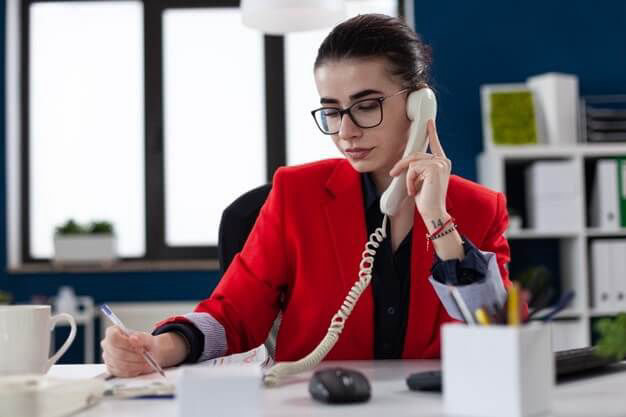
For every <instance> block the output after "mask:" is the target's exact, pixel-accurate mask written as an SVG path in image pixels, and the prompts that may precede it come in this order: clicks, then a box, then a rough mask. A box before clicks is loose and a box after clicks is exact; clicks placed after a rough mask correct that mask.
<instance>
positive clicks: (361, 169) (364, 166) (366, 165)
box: [346, 157, 376, 174]
mask: <svg viewBox="0 0 626 417" xmlns="http://www.w3.org/2000/svg"><path fill="white" fill-rule="evenodd" d="M346 159H347V160H348V162H350V165H352V168H354V170H355V171H356V172H358V173H360V174H363V173H365V172H372V171H375V170H376V164H374V163H373V162H372V161H367V160H363V159H361V160H354V159H352V158H349V157H346Z"/></svg>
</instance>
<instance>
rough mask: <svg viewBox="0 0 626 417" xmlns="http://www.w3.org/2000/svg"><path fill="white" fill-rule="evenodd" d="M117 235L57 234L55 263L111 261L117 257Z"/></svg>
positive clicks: (55, 239) (55, 238)
mask: <svg viewBox="0 0 626 417" xmlns="http://www.w3.org/2000/svg"><path fill="white" fill-rule="evenodd" d="M116 243H117V241H116V238H115V235H110V234H95V235H59V234H57V235H55V236H54V263H61V264H85V263H111V262H113V261H114V260H115V259H116V257H117V250H116Z"/></svg>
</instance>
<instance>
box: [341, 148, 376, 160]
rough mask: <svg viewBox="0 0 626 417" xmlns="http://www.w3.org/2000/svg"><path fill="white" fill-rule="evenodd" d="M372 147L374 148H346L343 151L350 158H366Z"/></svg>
mask: <svg viewBox="0 0 626 417" xmlns="http://www.w3.org/2000/svg"><path fill="white" fill-rule="evenodd" d="M372 149H374V148H350V149H346V150H345V151H344V152H345V153H346V155H348V156H349V157H350V159H352V160H355V161H358V160H361V159H365V158H367V155H369V153H370V152H371V151H372Z"/></svg>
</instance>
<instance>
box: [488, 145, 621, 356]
mask: <svg viewBox="0 0 626 417" xmlns="http://www.w3.org/2000/svg"><path fill="white" fill-rule="evenodd" d="M625 155H626V144H621V143H611V144H587V143H585V144H577V145H570V146H549V145H529V146H500V147H491V148H489V149H487V150H486V152H484V153H481V154H480V155H479V156H478V158H477V166H478V180H479V182H480V183H482V184H484V185H486V186H488V187H490V188H493V189H495V190H497V191H501V192H504V193H505V194H506V195H507V199H508V201H509V208H513V209H515V211H518V212H519V213H520V214H521V217H522V227H521V228H520V229H516V230H510V231H508V232H507V233H506V236H507V239H509V242H510V244H511V246H512V259H513V261H516V262H519V261H518V258H516V249H517V247H519V246H520V245H529V246H533V245H538V246H540V245H539V243H540V242H546V241H549V242H552V243H553V245H556V246H557V247H558V251H557V252H556V253H557V254H558V257H559V259H558V262H556V264H557V265H558V267H559V277H557V278H559V279H560V285H561V288H562V289H573V290H574V291H575V292H576V298H575V302H574V304H573V306H571V307H570V308H569V309H567V311H566V312H563V313H561V314H560V315H559V316H558V317H559V318H560V319H561V320H558V321H556V322H555V323H554V324H553V326H554V329H555V331H554V337H553V348H555V349H557V348H558V349H565V348H573V347H579V346H584V345H588V344H590V343H591V329H590V325H591V319H592V317H596V316H600V315H606V314H615V313H616V312H618V311H621V310H626V306H624V307H623V308H622V307H620V306H617V307H615V308H610V309H606V308H598V307H597V306H596V304H597V301H595V302H594V298H593V297H594V295H595V293H594V291H596V289H597V288H598V279H597V278H596V277H595V276H594V275H597V272H596V274H594V273H593V265H592V253H591V252H592V250H591V247H592V245H593V244H594V241H596V240H600V239H609V240H614V241H624V242H626V228H624V227H621V226H620V225H617V226H615V227H613V228H606V227H602V228H601V227H597V226H595V224H594V222H593V220H592V216H591V214H590V213H591V201H592V194H593V192H592V189H593V187H594V180H595V175H596V169H597V166H598V161H600V160H603V159H617V158H620V157H624V156H625ZM538 161H540V162H542V161H557V162H563V163H565V164H566V165H567V164H571V167H572V170H571V173H570V174H569V175H564V176H563V178H561V179H560V180H559V181H557V184H558V183H561V184H562V189H564V190H569V191H572V190H573V191H575V193H576V194H575V195H574V196H572V195H571V194H568V196H569V197H568V198H571V200H569V204H568V210H569V212H568V213H564V215H565V214H567V217H569V218H570V221H571V224H569V223H568V225H567V227H558V228H554V229H551V228H549V227H545V224H543V227H540V228H533V227H530V225H531V224H532V221H531V219H530V218H529V211H530V209H529V207H528V203H529V202H528V198H529V196H530V198H534V197H538V198H540V197H541V196H540V195H539V196H538V195H537V194H532V192H530V191H529V192H527V190H526V186H527V185H529V184H528V182H529V181H537V179H538V177H535V178H534V179H533V180H531V179H530V178H531V177H532V173H531V172H532V171H529V168H530V167H531V166H532V165H533V164H534V163H535V162H538ZM530 169H531V170H532V168H530ZM549 181H550V183H552V184H554V178H550V179H549ZM625 184H626V182H625V183H623V184H621V186H622V187H623V188H624V189H625V190H626V185H625ZM541 185H542V187H541V188H542V189H543V192H544V196H545V195H549V191H550V190H546V189H545V188H546V184H541ZM548 188H550V187H548ZM557 188H558V187H557ZM618 191H619V190H616V192H618ZM546 193H547V194H546ZM539 194H541V192H540V193H539ZM540 207H542V206H541V203H540V204H539V205H538V206H536V207H535V209H536V208H540ZM572 214H574V215H573V216H572ZM562 225H563V224H561V226H562ZM527 259H528V258H525V259H522V260H521V262H526V261H527ZM529 263H530V262H529ZM625 268H626V267H625ZM622 279H624V280H626V276H624V277H623V278H622ZM600 282H602V281H600ZM621 284H622V283H620V284H618V285H621ZM616 297H617V295H616ZM620 309H621V310H620Z"/></svg>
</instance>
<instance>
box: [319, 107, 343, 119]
mask: <svg viewBox="0 0 626 417" xmlns="http://www.w3.org/2000/svg"><path fill="white" fill-rule="evenodd" d="M323 114H324V117H326V118H327V119H332V118H335V117H339V112H338V111H337V110H335V109H326V110H324V111H323Z"/></svg>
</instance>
